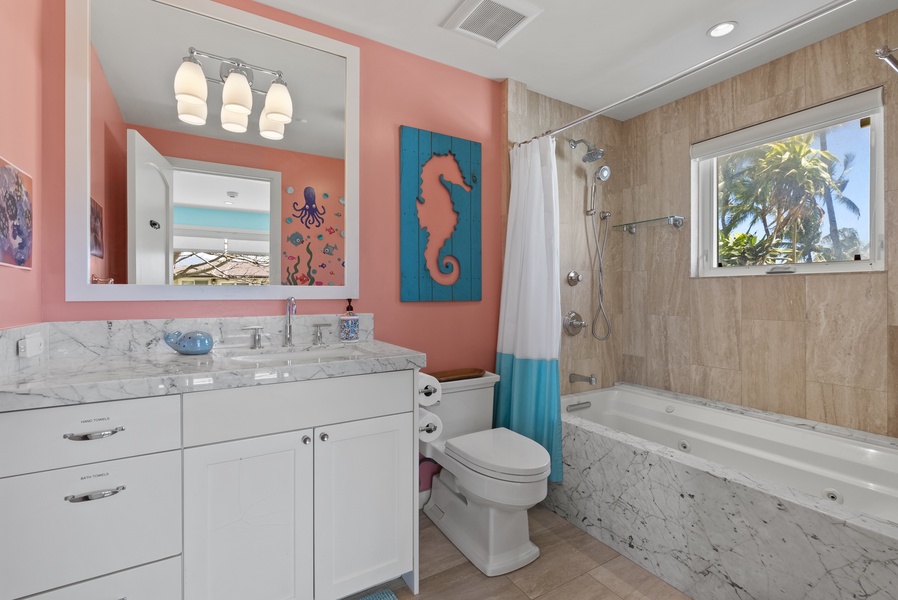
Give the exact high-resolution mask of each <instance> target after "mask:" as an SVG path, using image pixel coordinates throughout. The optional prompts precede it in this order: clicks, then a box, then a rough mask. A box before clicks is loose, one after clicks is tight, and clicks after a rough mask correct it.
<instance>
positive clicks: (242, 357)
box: [225, 344, 367, 366]
mask: <svg viewBox="0 0 898 600" xmlns="http://www.w3.org/2000/svg"><path fill="white" fill-rule="evenodd" d="M238 352H239V353H238ZM366 355H367V353H366V352H364V351H362V350H361V349H360V348H358V347H357V346H351V345H342V344H341V345H338V346H324V347H316V346H312V347H309V348H294V349H287V348H272V349H267V348H266V349H262V350H242V351H238V350H231V351H229V352H227V353H225V358H226V359H227V360H230V361H234V362H237V363H242V364H255V365H257V366H282V365H302V364H309V363H319V362H331V361H335V360H353V359H358V358H362V357H364V356H366Z"/></svg>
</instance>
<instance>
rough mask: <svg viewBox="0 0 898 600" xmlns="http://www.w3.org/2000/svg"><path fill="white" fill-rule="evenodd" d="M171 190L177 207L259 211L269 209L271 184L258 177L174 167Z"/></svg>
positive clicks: (262, 211) (265, 211) (267, 210)
mask: <svg viewBox="0 0 898 600" xmlns="http://www.w3.org/2000/svg"><path fill="white" fill-rule="evenodd" d="M172 189H173V190H174V192H175V194H174V198H173V200H172V201H173V203H174V204H176V205H178V206H194V207H198V208H213V209H216V210H239V211H248V212H258V213H268V212H270V210H271V184H270V182H268V181H263V180H259V179H247V178H243V177H230V176H227V175H217V174H215V173H202V172H199V171H184V170H180V169H176V170H175V173H174V182H173V184H172ZM230 192H236V194H237V195H236V197H233V198H232V197H230V196H229V195H228V194H229V193H230ZM225 202H230V203H231V204H225Z"/></svg>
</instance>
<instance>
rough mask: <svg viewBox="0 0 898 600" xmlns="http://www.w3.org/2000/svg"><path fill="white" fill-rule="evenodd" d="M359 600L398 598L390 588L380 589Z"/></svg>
mask: <svg viewBox="0 0 898 600" xmlns="http://www.w3.org/2000/svg"><path fill="white" fill-rule="evenodd" d="M359 600H396V594H394V593H393V592H392V591H390V590H379V591H376V592H374V593H373V594H368V595H367V596H365V597H363V598H359Z"/></svg>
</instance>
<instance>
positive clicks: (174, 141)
mask: <svg viewBox="0 0 898 600" xmlns="http://www.w3.org/2000/svg"><path fill="white" fill-rule="evenodd" d="M129 127H130V128H131V129H134V130H135V131H137V132H138V133H140V135H142V136H143V137H144V138H145V139H146V140H147V141H148V142H149V143H150V144H152V145H153V147H154V148H156V150H158V151H159V152H160V153H161V154H162V155H163V156H171V157H175V158H186V159H190V160H202V161H206V162H213V163H224V164H232V165H238V166H242V167H250V168H253V169H271V170H273V171H280V173H281V214H282V215H283V216H284V217H290V215H291V214H293V212H294V211H293V203H294V202H297V203H298V206H300V207H302V206H303V204H304V203H305V201H304V199H303V190H304V189H305V188H306V187H307V186H311V187H312V188H314V189H315V190H316V192H317V201H318V206H319V207H324V209H325V211H326V214H325V215H324V217H325V223H324V224H323V226H322V227H320V228H316V227H314V226H313V227H311V228H310V229H306V228H305V227H304V226H302V225H301V224H300V223H299V220H298V219H293V218H291V221H292V223H286V222H284V221H283V220H282V221H281V234H282V235H281V246H282V251H283V252H284V253H286V255H287V256H286V257H284V256H282V257H281V272H282V273H281V276H282V278H283V277H285V276H286V269H287V268H288V267H290V266H292V263H293V262H294V261H295V255H297V254H300V251H299V250H298V249H297V247H296V246H294V245H293V244H291V243H290V242H287V241H286V238H287V237H288V236H289V235H290V234H291V233H293V232H295V231H298V232H301V233H304V234H307V235H308V234H311V233H314V234H315V237H317V236H318V235H321V236H322V238H323V239H322V240H321V241H320V242H319V241H318V240H315V242H314V243H313V248H315V251H316V255H315V257H314V259H313V263H314V264H315V265H317V264H319V263H320V262H321V261H332V260H334V258H333V257H327V256H322V255H321V254H320V253H318V251H319V249H320V247H322V246H323V245H324V244H332V245H338V246H339V247H340V249H342V247H343V242H342V241H341V239H340V231H339V230H341V229H342V228H343V218H342V217H336V216H335V214H334V213H337V212H339V213H340V214H342V211H341V210H340V204H339V199H340V198H341V197H342V196H343V160H341V159H337V158H327V157H325V156H316V155H314V154H303V153H299V152H289V151H286V150H278V149H276V148H269V147H265V146H254V145H249V144H241V143H237V142H225V141H222V140H216V139H212V138H206V137H200V136H198V135H189V134H186V133H181V132H177V131H165V130H163V129H155V128H152V127H142V126H139V125H130V126H129ZM235 157H239V158H235ZM288 186H292V187H293V188H294V192H293V194H288V193H286V192H285V191H284V190H285V189H286V188H287V187H288ZM325 193H327V194H328V196H329V197H328V198H327V199H325V198H323V195H324V194H325ZM331 226H333V227H334V228H335V230H334V232H333V233H329V232H328V231H329V230H328V229H327V228H328V227H331ZM303 248H304V246H303ZM120 252H125V253H127V249H126V248H125V247H121V250H120ZM301 255H302V257H303V258H305V252H304V251H303V252H301ZM288 259H289V260H288ZM304 262H305V261H303V263H304ZM318 279H319V280H321V281H327V280H328V278H327V277H318ZM329 279H330V280H331V281H333V282H334V283H333V284H334V285H343V281H344V278H343V271H342V268H340V269H337V270H336V271H335V274H334V275H333V276H331V277H330V278H329ZM116 281H118V279H116ZM282 281H283V279H282Z"/></svg>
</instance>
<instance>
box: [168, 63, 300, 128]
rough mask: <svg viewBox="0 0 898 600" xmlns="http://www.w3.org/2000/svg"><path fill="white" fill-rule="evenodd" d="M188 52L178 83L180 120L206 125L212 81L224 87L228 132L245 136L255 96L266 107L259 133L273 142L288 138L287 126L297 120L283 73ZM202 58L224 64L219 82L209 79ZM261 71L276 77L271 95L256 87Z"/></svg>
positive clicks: (223, 118) (223, 117) (224, 120)
mask: <svg viewBox="0 0 898 600" xmlns="http://www.w3.org/2000/svg"><path fill="white" fill-rule="evenodd" d="M187 52H188V54H187V56H185V57H184V60H183V61H182V62H181V66H180V67H178V72H177V73H176V74H175V82H174V84H175V85H174V87H175V99H176V100H177V101H178V118H179V119H180V120H182V121H184V122H185V123H188V124H190V125H205V124H206V118H207V111H208V107H207V105H206V99H207V98H208V93H209V92H208V82H212V83H216V84H220V85H223V86H224V88H223V89H222V93H221V100H222V107H223V108H222V111H221V126H222V127H223V128H224V129H226V130H227V131H231V132H234V133H245V132H246V130H247V128H248V127H249V115H250V113H252V110H253V94H254V93H255V94H262V95H264V96H265V104H264V108H263V109H262V115H261V116H260V118H259V134H260V135H261V136H262V137H264V138H267V139H270V140H281V139H283V138H284V125H285V124H286V123H289V122H290V121H291V120H292V119H293V100H292V98H291V97H290V92H289V90H288V89H287V82H286V81H284V74H283V73H281V72H280V71H275V70H273V69H268V68H265V67H260V66H258V65H251V64H248V63H245V62H243V61H242V60H240V59H238V58H226V57H224V56H219V55H217V54H212V53H211V52H205V51H202V50H197V49H196V48H190V49H188V51H187ZM198 56H202V57H204V58H211V59H212V60H216V61H220V67H219V73H218V75H219V76H218V78H217V79H216V78H212V77H207V76H206V74H205V72H204V71H203V66H202V64H201V63H200V61H199V59H198V58H197V57H198ZM257 71H258V72H260V73H267V74H269V75H273V76H274V79H273V80H272V82H271V86H270V87H269V89H268V92H267V93H266V92H264V91H262V90H258V89H255V88H253V80H254V73H255V72H257Z"/></svg>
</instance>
